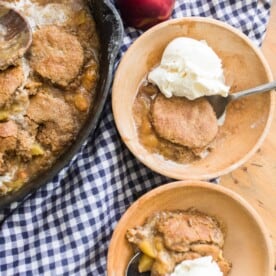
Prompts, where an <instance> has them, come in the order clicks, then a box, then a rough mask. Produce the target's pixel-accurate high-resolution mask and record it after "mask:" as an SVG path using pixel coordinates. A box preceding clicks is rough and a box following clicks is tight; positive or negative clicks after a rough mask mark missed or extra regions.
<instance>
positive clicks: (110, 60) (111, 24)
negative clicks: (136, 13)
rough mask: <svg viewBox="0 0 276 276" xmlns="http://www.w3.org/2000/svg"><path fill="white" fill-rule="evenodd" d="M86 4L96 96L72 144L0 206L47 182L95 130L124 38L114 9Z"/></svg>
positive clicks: (106, 4)
mask: <svg viewBox="0 0 276 276" xmlns="http://www.w3.org/2000/svg"><path fill="white" fill-rule="evenodd" d="M89 4H90V7H91V13H92V15H93V17H94V20H95V22H96V25H97V30H98V34H99V38H100V52H101V53H100V73H99V74H100V79H99V81H98V84H97V87H96V97H95V99H94V103H93V105H92V106H91V110H90V112H89V115H88V117H87V120H86V122H85V124H84V125H83V127H82V129H81V130H80V132H79V134H78V136H77V137H76V139H75V141H74V142H73V144H72V145H71V146H70V147H69V148H68V149H67V150H66V151H65V153H64V154H63V155H61V157H60V158H59V159H58V160H57V161H56V162H55V163H54V165H53V166H52V167H51V168H50V169H48V170H47V171H45V172H43V173H41V174H39V175H38V176H37V177H35V178H34V179H33V180H31V181H29V182H27V183H25V184H24V185H23V186H22V188H21V189H19V190H18V191H15V192H13V193H11V194H7V195H4V196H1V197H0V209H3V208H5V207H7V206H8V205H9V204H11V203H12V202H19V201H22V200H23V199H24V197H26V196H27V195H29V194H31V193H33V192H35V191H36V190H37V189H38V188H40V187H41V186H42V185H44V184H46V183H47V182H48V181H50V180H51V179H52V178H53V177H54V176H55V175H56V174H57V173H58V172H59V171H60V170H61V169H62V168H63V167H65V166H66V165H67V164H68V163H69V161H70V160H71V159H72V158H73V156H74V155H75V154H76V153H77V152H78V150H79V149H80V147H81V145H82V144H83V142H84V141H85V139H86V138H87V137H88V135H89V134H92V133H94V131H95V129H96V127H97V124H98V122H99V119H100V115H101V113H102V110H103V107H104V103H105V101H106V98H107V95H108V92H109V88H110V85H111V82H112V70H113V65H114V61H115V58H116V56H117V54H118V51H119V47H120V45H121V42H122V39H123V25H122V22H121V19H120V16H119V14H118V12H117V10H116V9H115V8H114V6H113V5H112V4H110V2H109V1H108V0H101V1H100V0H90V1H89Z"/></svg>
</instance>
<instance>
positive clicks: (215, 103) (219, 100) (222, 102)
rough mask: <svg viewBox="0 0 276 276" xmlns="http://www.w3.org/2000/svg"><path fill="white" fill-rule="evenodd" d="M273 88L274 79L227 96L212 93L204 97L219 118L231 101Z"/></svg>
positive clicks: (274, 84)
mask: <svg viewBox="0 0 276 276" xmlns="http://www.w3.org/2000/svg"><path fill="white" fill-rule="evenodd" d="M273 89H276V81H273V82H269V83H266V84H262V85H260V86H257V87H254V88H250V89H247V90H243V91H240V92H237V93H233V94H229V95H228V96H227V97H222V96H220V95H213V96H206V99H207V100H208V101H209V103H210V104H211V105H212V107H213V109H214V111H215V113H216V117H217V118H218V119H219V118H220V117H221V116H222V115H223V114H224V112H225V109H226V106H227V105H228V104H229V103H230V102H231V101H234V100H237V99H240V98H243V97H245V96H249V95H253V94H259V93H264V92H268V91H270V90H273Z"/></svg>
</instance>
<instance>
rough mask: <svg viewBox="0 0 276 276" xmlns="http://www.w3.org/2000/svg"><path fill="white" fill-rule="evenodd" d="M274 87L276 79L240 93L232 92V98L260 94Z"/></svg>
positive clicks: (275, 86) (275, 87)
mask: <svg viewBox="0 0 276 276" xmlns="http://www.w3.org/2000/svg"><path fill="white" fill-rule="evenodd" d="M274 89H276V81H273V82H269V83H266V84H262V85H259V86H257V87H254V88H250V89H247V90H243V91H241V92H238V93H233V94H231V98H232V100H236V99H238V98H242V97H245V96H248V95H251V94H259V93H263V92H267V91H270V90H274Z"/></svg>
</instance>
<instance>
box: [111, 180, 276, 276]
mask: <svg viewBox="0 0 276 276" xmlns="http://www.w3.org/2000/svg"><path fill="white" fill-rule="evenodd" d="M190 207H195V208H196V209H198V210H199V211H202V212H204V213H207V214H208V215H211V216H215V217H216V218H217V219H219V220H220V221H222V222H223V224H224V225H225V227H226V239H225V245H224V256H225V257H226V259H227V260H229V261H230V262H232V265H233V267H232V269H231V272H230V274H229V276H241V275H250V276H260V275H262V276H272V275H273V271H274V255H273V248H272V243H271V240H270V237H269V234H268V232H267V230H266V228H265V226H264V223H263V221H262V220H261V218H260V216H259V215H258V214H257V212H256V211H255V210H254V209H253V207H251V205H249V203H247V202H246V201H245V200H244V199H243V198H241V197H240V196H239V195H237V194H236V193H234V192H232V191H230V190H229V189H227V188H224V187H222V186H218V185H215V184H211V183H208V182H201V181H178V182H173V183H170V184H167V185H164V186H161V187H158V188H156V189H153V190H152V191H150V192H148V193H147V194H145V195H144V196H142V197H141V198H140V199H138V200H137V201H136V202H135V203H134V204H133V205H132V206H131V207H130V208H129V209H128V210H127V211H126V213H125V214H124V215H123V216H122V218H121V220H120V221H119V223H118V225H117V226H116V229H115V231H114V233H113V236H112V239H111V242H110V246H109V251H108V264H107V275H108V276H122V275H124V272H125V269H126V267H127V263H128V261H129V260H130V258H131V257H132V256H133V251H132V247H131V245H130V244H129V243H128V241H127V240H126V238H125V234H126V230H127V229H129V228H132V227H134V226H138V225H142V224H143V223H144V221H145V219H146V218H147V217H148V216H149V215H151V214H152V213H153V212H154V211H158V210H159V211H160V210H176V209H183V210H186V209H188V208H190Z"/></svg>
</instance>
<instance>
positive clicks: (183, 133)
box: [151, 93, 218, 148]
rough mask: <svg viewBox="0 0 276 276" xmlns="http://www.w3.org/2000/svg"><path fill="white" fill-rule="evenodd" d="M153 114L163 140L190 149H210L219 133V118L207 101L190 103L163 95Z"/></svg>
mask: <svg viewBox="0 0 276 276" xmlns="http://www.w3.org/2000/svg"><path fill="white" fill-rule="evenodd" d="M151 114H152V123H153V126H154V128H155V130H156V132H157V134H158V135H159V136H160V137H162V138H164V139H166V140H168V141H170V142H173V143H176V144H179V145H182V146H186V147H189V148H202V147H204V146H206V145H207V144H209V143H210V142H211V141H212V140H213V139H214V138H215V137H216V134H217V132H218V124H217V119H216V115H215V113H214V111H213V109H212V107H211V105H210V104H209V103H208V101H207V100H206V99H203V98H201V99H197V100H194V101H189V100H188V99H186V98H184V97H172V98H166V97H165V96H163V95H162V94H161V93H159V94H158V95H157V96H156V98H155V100H154V102H153V105H152V112H151Z"/></svg>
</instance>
